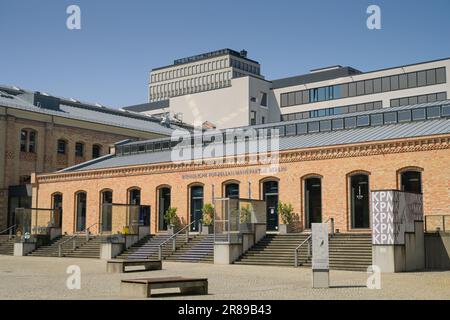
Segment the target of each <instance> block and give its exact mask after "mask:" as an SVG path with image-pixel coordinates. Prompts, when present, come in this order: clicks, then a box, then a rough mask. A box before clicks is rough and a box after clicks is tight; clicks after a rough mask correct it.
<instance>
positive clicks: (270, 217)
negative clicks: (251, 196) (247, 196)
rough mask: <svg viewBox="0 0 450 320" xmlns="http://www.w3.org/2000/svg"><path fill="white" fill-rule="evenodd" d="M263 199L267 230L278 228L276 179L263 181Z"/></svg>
mask: <svg viewBox="0 0 450 320" xmlns="http://www.w3.org/2000/svg"><path fill="white" fill-rule="evenodd" d="M263 199H264V200H265V201H266V215H267V231H276V230H278V181H276V180H268V181H265V182H263Z"/></svg>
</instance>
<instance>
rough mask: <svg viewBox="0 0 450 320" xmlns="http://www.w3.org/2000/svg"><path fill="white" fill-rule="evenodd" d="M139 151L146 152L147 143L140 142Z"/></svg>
mask: <svg viewBox="0 0 450 320" xmlns="http://www.w3.org/2000/svg"><path fill="white" fill-rule="evenodd" d="M138 152H145V144H140V145H139V146H138Z"/></svg>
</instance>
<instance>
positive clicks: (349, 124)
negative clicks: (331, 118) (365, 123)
mask: <svg viewBox="0 0 450 320" xmlns="http://www.w3.org/2000/svg"><path fill="white" fill-rule="evenodd" d="M355 127H356V117H349V118H345V128H346V129H348V128H355Z"/></svg>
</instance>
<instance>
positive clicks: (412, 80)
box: [408, 72, 417, 88]
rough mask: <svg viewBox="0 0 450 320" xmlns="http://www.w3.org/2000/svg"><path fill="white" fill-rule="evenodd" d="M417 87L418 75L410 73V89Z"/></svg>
mask: <svg viewBox="0 0 450 320" xmlns="http://www.w3.org/2000/svg"><path fill="white" fill-rule="evenodd" d="M415 87H417V73H416V72H410V73H408V88H415Z"/></svg>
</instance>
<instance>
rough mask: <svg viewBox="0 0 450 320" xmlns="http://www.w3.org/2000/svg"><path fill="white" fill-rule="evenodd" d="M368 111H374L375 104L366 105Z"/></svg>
mask: <svg viewBox="0 0 450 320" xmlns="http://www.w3.org/2000/svg"><path fill="white" fill-rule="evenodd" d="M366 110H367V111H370V110H373V102H369V103H366Z"/></svg>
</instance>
